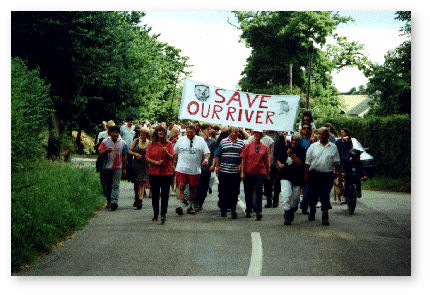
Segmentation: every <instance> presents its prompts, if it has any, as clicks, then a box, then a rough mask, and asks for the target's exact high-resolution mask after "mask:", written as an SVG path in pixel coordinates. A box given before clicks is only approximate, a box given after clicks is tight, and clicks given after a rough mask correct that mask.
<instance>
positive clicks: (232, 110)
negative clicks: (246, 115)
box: [226, 107, 236, 121]
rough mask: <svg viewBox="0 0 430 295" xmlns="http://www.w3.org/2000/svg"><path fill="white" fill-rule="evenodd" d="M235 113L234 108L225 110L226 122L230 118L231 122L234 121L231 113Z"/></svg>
mask: <svg viewBox="0 0 430 295" xmlns="http://www.w3.org/2000/svg"><path fill="white" fill-rule="evenodd" d="M234 112H236V108H235V107H228V109H227V117H226V120H228V117H231V120H232V121H234V119H233V115H232V113H234Z"/></svg>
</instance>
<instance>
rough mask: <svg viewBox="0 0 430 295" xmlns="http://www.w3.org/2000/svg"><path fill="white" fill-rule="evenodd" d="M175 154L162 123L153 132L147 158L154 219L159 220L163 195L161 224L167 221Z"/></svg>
mask: <svg viewBox="0 0 430 295" xmlns="http://www.w3.org/2000/svg"><path fill="white" fill-rule="evenodd" d="M174 156H175V152H174V150H173V145H172V143H171V142H170V141H168V140H167V137H166V129H164V128H163V127H162V126H161V125H159V126H157V127H156V128H155V129H154V131H153V133H152V142H151V143H150V144H149V146H148V148H147V149H146V155H145V158H146V160H147V161H148V163H149V171H148V172H149V183H150V185H151V192H152V209H153V210H154V217H153V218H152V221H158V214H159V202H160V196H161V224H163V223H164V222H165V221H166V213H167V206H168V204H169V187H170V183H171V182H172V176H173V159H174ZM160 191H161V194H160Z"/></svg>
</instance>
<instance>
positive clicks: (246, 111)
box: [245, 110, 254, 123]
mask: <svg viewBox="0 0 430 295" xmlns="http://www.w3.org/2000/svg"><path fill="white" fill-rule="evenodd" d="M253 114H254V111H251V116H249V117H248V110H245V118H246V121H248V123H249V122H251V119H252V115H253Z"/></svg>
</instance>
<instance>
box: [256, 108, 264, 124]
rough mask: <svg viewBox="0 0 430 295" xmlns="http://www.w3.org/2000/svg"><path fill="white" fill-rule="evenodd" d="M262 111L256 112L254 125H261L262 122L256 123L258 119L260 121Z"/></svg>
mask: <svg viewBox="0 0 430 295" xmlns="http://www.w3.org/2000/svg"><path fill="white" fill-rule="evenodd" d="M262 113H263V111H257V117H256V118H255V123H257V124H263V122H258V119H261V114H262Z"/></svg>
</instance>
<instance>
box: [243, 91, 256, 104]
mask: <svg viewBox="0 0 430 295" xmlns="http://www.w3.org/2000/svg"><path fill="white" fill-rule="evenodd" d="M245 94H246V97H247V98H248V105H249V107H250V108H252V105H253V104H254V102H255V101H256V100H257V98H258V96H259V94H257V95H256V96H255V97H254V99H253V100H252V102H251V101H250V100H249V99H250V98H251V97H250V96H249V94H248V93H246V92H245Z"/></svg>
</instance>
